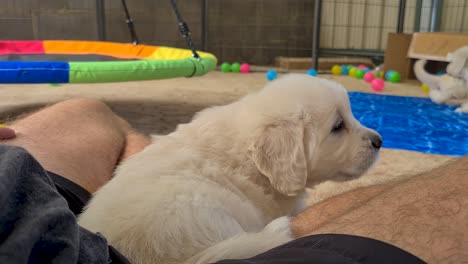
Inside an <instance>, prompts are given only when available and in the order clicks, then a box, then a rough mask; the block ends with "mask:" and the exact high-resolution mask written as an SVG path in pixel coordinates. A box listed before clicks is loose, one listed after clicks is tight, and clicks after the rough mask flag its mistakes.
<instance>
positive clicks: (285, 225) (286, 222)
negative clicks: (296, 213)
mask: <svg viewBox="0 0 468 264" xmlns="http://www.w3.org/2000/svg"><path fill="white" fill-rule="evenodd" d="M264 231H265V232H268V233H270V232H271V233H282V234H285V235H288V236H291V235H292V232H291V217H289V216H283V217H280V218H276V219H275V220H273V221H271V222H270V223H269V224H268V225H267V226H266V227H265V229H264Z"/></svg>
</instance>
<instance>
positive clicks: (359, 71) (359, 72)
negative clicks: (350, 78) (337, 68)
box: [356, 69, 365, 79]
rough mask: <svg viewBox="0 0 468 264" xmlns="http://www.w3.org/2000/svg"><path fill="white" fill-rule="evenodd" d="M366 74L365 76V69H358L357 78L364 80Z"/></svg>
mask: <svg viewBox="0 0 468 264" xmlns="http://www.w3.org/2000/svg"><path fill="white" fill-rule="evenodd" d="M364 74H365V72H364V70H363V69H357V70H356V78H358V79H362V78H363V77H364Z"/></svg>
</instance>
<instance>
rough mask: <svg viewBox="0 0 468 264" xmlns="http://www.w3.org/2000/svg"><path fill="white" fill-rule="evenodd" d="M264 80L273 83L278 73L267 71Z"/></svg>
mask: <svg viewBox="0 0 468 264" xmlns="http://www.w3.org/2000/svg"><path fill="white" fill-rule="evenodd" d="M266 78H267V80H269V81H273V80H274V79H276V78H278V73H277V72H276V71H275V70H269V71H267V73H266Z"/></svg>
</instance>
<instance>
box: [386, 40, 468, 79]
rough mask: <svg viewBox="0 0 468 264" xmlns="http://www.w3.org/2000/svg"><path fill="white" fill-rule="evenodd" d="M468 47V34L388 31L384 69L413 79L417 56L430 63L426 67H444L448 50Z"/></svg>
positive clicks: (429, 68) (436, 70)
mask: <svg viewBox="0 0 468 264" xmlns="http://www.w3.org/2000/svg"><path fill="white" fill-rule="evenodd" d="M463 46H468V34H456V33H444V32H425V33H414V34H403V33H389V34H388V40H387V49H386V50H385V58H384V71H388V70H395V71H398V72H399V73H400V75H401V80H406V79H414V78H415V76H414V72H413V65H414V63H415V62H416V60H418V59H426V60H429V61H430V62H429V63H428V64H427V65H426V70H427V71H429V72H432V73H436V72H438V71H441V70H442V71H443V70H445V67H446V66H447V64H448V56H447V55H449V53H451V52H453V51H455V50H457V49H459V48H461V47H463Z"/></svg>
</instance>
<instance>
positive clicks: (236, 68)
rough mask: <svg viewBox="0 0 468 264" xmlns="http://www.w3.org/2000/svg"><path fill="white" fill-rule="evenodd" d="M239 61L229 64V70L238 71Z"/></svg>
mask: <svg viewBox="0 0 468 264" xmlns="http://www.w3.org/2000/svg"><path fill="white" fill-rule="evenodd" d="M240 66H241V65H240V63H238V62H234V63H233V64H232V65H231V70H232V72H240Z"/></svg>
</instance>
